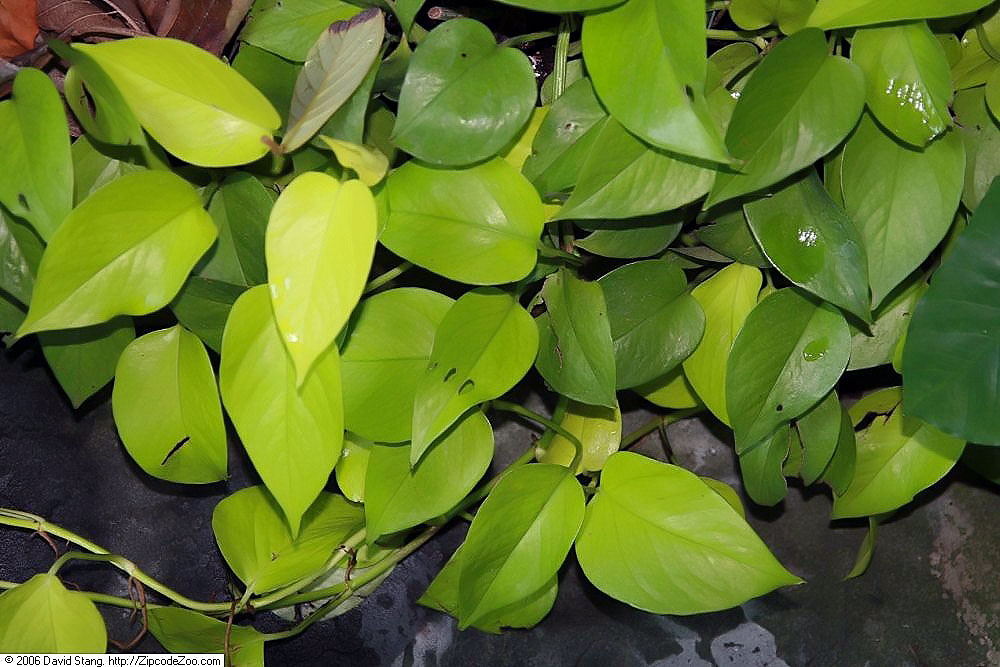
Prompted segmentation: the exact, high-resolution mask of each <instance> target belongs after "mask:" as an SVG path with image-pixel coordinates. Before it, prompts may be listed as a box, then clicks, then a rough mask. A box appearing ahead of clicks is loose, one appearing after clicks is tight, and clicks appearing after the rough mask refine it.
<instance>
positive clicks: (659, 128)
mask: <svg viewBox="0 0 1000 667" xmlns="http://www.w3.org/2000/svg"><path fill="white" fill-rule="evenodd" d="M583 58H584V61H585V62H586V64H587V71H588V72H589V73H590V76H591V78H592V79H593V80H594V88H595V89H596V90H597V94H598V96H599V97H600V98H601V100H602V101H603V102H604V104H605V106H607V108H608V110H609V111H610V112H611V113H612V115H614V117H615V118H617V119H618V121H619V122H621V124H622V125H624V126H625V127H627V128H628V129H629V130H631V131H632V132H634V133H635V134H637V135H638V136H640V137H642V138H643V139H645V140H646V141H648V142H650V143H652V144H654V145H656V146H659V147H661V148H664V149H667V150H670V151H673V152H675V153H679V154H681V155H690V156H692V157H696V158H700V159H703V160H711V161H713V162H728V161H729V155H728V153H727V152H726V147H725V146H724V145H723V143H722V137H721V136H720V134H719V130H718V129H717V128H716V127H715V124H714V122H713V121H712V119H711V117H710V116H709V113H708V105H707V103H706V102H705V96H704V91H705V72H706V68H707V65H706V59H705V7H704V5H703V4H702V3H700V2H691V1H690V0H629V1H628V2H626V3H623V4H621V5H620V6H618V7H616V8H615V9H612V10H609V11H606V12H601V13H597V14H590V15H588V16H587V17H586V18H585V19H584V21H583ZM623 62H628V63H629V67H627V68H623V67H622V63H623ZM636 91H642V94H641V95H637V94H636Z"/></svg>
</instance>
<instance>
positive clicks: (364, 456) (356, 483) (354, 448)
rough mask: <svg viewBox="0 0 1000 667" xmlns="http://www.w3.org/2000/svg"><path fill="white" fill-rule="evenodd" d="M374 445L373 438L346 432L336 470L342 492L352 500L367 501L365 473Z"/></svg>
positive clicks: (338, 484)
mask: <svg viewBox="0 0 1000 667" xmlns="http://www.w3.org/2000/svg"><path fill="white" fill-rule="evenodd" d="M345 395H346V393H345ZM374 445H375V443H373V442H372V441H371V440H366V439H364V438H362V437H361V436H359V435H355V434H353V433H350V432H348V433H345V434H344V451H343V452H341V454H340V460H339V461H337V467H336V468H334V472H335V473H336V475H337V486H338V487H339V488H340V492H341V493H343V494H344V497H345V498H347V499H348V500H350V501H351V502H355V503H363V502H365V475H366V474H367V472H368V460H369V459H370V458H371V452H372V447H373V446H374Z"/></svg>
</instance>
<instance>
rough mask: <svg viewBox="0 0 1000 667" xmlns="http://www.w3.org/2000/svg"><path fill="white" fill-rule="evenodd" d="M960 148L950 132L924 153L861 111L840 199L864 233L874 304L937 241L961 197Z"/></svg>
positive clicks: (846, 160)
mask: <svg viewBox="0 0 1000 667" xmlns="http://www.w3.org/2000/svg"><path fill="white" fill-rule="evenodd" d="M964 170H965V149H964V148H963V146H962V140H961V138H960V137H959V136H958V134H957V133H954V132H951V133H948V134H946V135H945V136H943V137H941V138H940V139H938V140H937V141H935V142H933V143H932V144H930V145H929V146H928V147H927V148H925V149H924V150H923V151H918V150H913V149H910V148H906V147H905V146H903V145H902V144H900V143H898V142H896V141H895V140H893V139H892V137H889V136H888V135H886V134H885V132H883V131H882V129H881V128H879V127H878V126H877V125H876V124H875V122H874V121H872V120H871V119H870V118H868V117H865V118H863V119H862V121H861V124H860V125H859V126H858V129H857V130H856V131H855V132H854V134H853V135H852V136H851V139H850V141H848V142H847V147H846V148H845V149H844V164H843V166H842V167H841V173H842V174H843V187H844V202H845V205H846V208H847V214H848V215H849V216H850V217H851V219H852V220H854V224H855V225H857V227H858V229H859V230H860V231H861V236H862V237H863V238H864V244H865V252H866V254H867V255H868V276H869V279H870V281H871V288H872V306H874V307H877V306H878V305H879V304H881V303H882V301H883V300H885V297H886V296H887V295H888V294H889V292H891V291H892V289H893V288H894V287H896V285H898V284H899V283H901V282H902V281H903V279H905V278H906V276H908V275H909V274H910V272H912V271H913V270H914V269H916V268H917V267H918V266H920V263H921V262H923V261H924V260H925V259H927V256H928V255H929V254H930V253H931V251H932V250H933V249H934V248H935V247H936V246H937V245H938V243H940V242H941V239H943V238H944V235H945V234H946V233H947V232H948V228H949V227H950V226H951V221H952V219H953V218H954V216H955V210H956V209H957V208H958V203H959V199H960V198H961V196H962V183H963V173H964Z"/></svg>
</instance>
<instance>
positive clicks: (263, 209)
mask: <svg viewBox="0 0 1000 667" xmlns="http://www.w3.org/2000/svg"><path fill="white" fill-rule="evenodd" d="M273 205H274V197H273V196H272V194H271V193H270V192H269V191H268V189H267V188H266V187H264V185H263V184H262V183H261V182H260V181H258V180H257V179H256V178H255V177H254V176H251V175H250V174H247V173H245V172H233V173H231V174H229V175H228V176H226V178H225V180H223V181H222V185H221V186H219V189H218V190H217V191H216V193H215V194H214V195H213V196H212V201H211V202H210V203H209V205H208V212H209V214H210V215H211V216H212V221H213V222H215V226H216V227H217V228H218V229H219V240H218V241H217V242H216V244H215V245H214V246H213V247H212V249H211V250H210V251H209V252H208V254H207V255H205V259H204V260H203V263H202V265H200V266H199V267H198V270H197V273H198V275H199V276H201V277H202V278H209V279H212V280H220V281H222V282H226V283H229V284H232V285H240V286H245V287H252V286H253V285H260V284H261V283H264V282H267V268H266V267H265V265H264V230H265V229H266V228H267V219H268V216H269V215H270V213H271V207H272V206H273Z"/></svg>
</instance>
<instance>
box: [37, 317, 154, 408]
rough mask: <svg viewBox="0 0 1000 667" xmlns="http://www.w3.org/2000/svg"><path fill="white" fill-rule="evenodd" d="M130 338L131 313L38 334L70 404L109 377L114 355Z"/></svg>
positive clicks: (132, 331)
mask: <svg viewBox="0 0 1000 667" xmlns="http://www.w3.org/2000/svg"><path fill="white" fill-rule="evenodd" d="M134 338H135V328H134V327H133V326H132V318H131V317H115V318H112V319H110V320H108V321H107V322H102V323H101V324H95V325H93V326H89V327H82V328H80V329H63V330H61V331H43V332H42V333H40V334H38V342H39V344H40V345H41V346H42V353H43V354H44V355H45V361H46V362H47V363H48V365H49V368H51V369H52V374H53V375H55V376H56V380H58V381H59V386H60V387H62V389H63V391H65V392H66V395H67V396H68V397H69V401H70V403H71V404H72V405H73V407H74V408H78V407H80V405H81V404H82V403H83V402H84V401H85V400H87V399H88V398H90V397H91V396H93V395H94V393H96V392H97V391H98V390H99V389H101V388H102V387H103V386H104V385H106V384H107V383H108V382H110V381H111V378H113V377H114V376H115V364H117V363H118V357H119V356H120V355H121V353H122V351H123V350H124V349H125V346H127V345H128V344H129V343H130V342H132V339H134Z"/></svg>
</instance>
